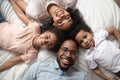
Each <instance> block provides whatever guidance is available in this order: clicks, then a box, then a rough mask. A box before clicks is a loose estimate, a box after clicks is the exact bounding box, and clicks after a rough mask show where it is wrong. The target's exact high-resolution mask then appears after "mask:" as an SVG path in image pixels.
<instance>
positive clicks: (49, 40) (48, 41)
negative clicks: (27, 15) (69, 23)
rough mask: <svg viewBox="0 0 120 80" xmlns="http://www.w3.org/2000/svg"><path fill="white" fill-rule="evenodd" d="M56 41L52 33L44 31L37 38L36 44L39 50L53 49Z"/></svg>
mask: <svg viewBox="0 0 120 80" xmlns="http://www.w3.org/2000/svg"><path fill="white" fill-rule="evenodd" d="M56 41H57V37H56V35H55V34H54V33H52V32H49V31H46V32H44V33H42V34H41V35H40V36H39V37H38V40H37V44H38V45H39V46H40V47H41V48H46V49H49V48H53V47H54V45H55V44H56Z"/></svg>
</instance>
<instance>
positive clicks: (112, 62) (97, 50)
mask: <svg viewBox="0 0 120 80" xmlns="http://www.w3.org/2000/svg"><path fill="white" fill-rule="evenodd" d="M81 24H82V25H81ZM71 35H72V36H74V38H75V40H76V41H77V42H78V44H79V45H80V47H82V48H85V49H88V50H87V51H86V57H87V63H88V66H89V67H90V68H91V69H92V70H93V71H94V72H95V73H96V74H97V75H99V76H100V77H102V78H104V79H105V80H116V78H115V77H108V76H106V75H105V74H104V73H103V72H102V71H101V70H100V69H99V68H98V65H101V66H103V67H104V68H106V69H108V70H109V71H111V72H113V73H115V74H116V75H117V76H118V77H120V49H119V48H117V47H116V46H115V45H114V44H112V42H110V41H109V40H107V37H108V36H109V35H114V36H115V37H116V38H117V40H118V42H119V43H120V33H119V31H118V30H116V28H115V27H109V28H107V29H106V30H100V31H99V32H97V33H93V32H92V30H91V29H90V27H88V25H86V24H85V23H84V22H83V23H80V24H79V25H78V26H77V27H76V28H74V30H73V31H72V32H71Z"/></svg>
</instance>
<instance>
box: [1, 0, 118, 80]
mask: <svg viewBox="0 0 120 80" xmlns="http://www.w3.org/2000/svg"><path fill="white" fill-rule="evenodd" d="M25 1H26V2H28V1H29V0H25ZM0 2H1V0H0ZM76 7H77V8H78V9H79V10H80V12H81V13H82V14H83V17H84V20H85V21H86V22H87V24H88V25H89V26H90V27H91V28H92V30H93V31H95V32H96V31H98V30H99V29H104V28H106V27H109V26H111V25H115V26H116V28H117V29H119V30H120V8H118V6H117V5H116V3H115V2H114V1H113V0H78V2H77V5H76ZM0 10H1V12H2V13H3V14H4V16H5V18H6V19H7V20H13V21H15V23H17V24H19V25H24V24H23V23H22V21H21V20H20V19H19V18H18V17H17V16H16V14H15V12H14V11H13V9H12V7H11V5H10V4H9V2H8V0H2V3H0ZM113 39H114V38H113ZM113 42H115V44H117V43H116V41H113ZM39 53H40V54H39V55H38V60H48V59H53V58H54V54H53V53H51V52H50V53H49V52H48V51H46V50H41V51H40V52H39ZM12 56H14V55H13V54H11V53H10V52H7V51H4V50H0V63H2V62H3V61H5V60H7V59H8V58H10V57H12ZM85 62H86V61H85V55H84V51H82V50H80V54H79V56H78V59H77V62H76V64H75V67H76V68H78V69H79V70H80V71H84V72H85V73H86V78H88V80H103V79H101V78H100V77H98V76H96V75H95V74H94V73H93V72H92V71H91V70H90V69H89V68H88V66H87V65H86V63H85ZM28 66H29V65H26V64H23V63H21V64H19V65H15V66H14V67H12V68H11V69H9V70H6V71H4V72H2V73H0V80H8V79H9V80H21V77H22V76H23V75H24V72H25V70H26V69H27V68H28ZM100 68H102V67H100ZM102 70H103V72H105V73H106V75H108V76H113V74H111V73H110V72H109V71H107V70H105V69H104V68H102Z"/></svg>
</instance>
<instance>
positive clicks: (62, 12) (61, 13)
mask: <svg viewBox="0 0 120 80" xmlns="http://www.w3.org/2000/svg"><path fill="white" fill-rule="evenodd" d="M63 14H64V11H63V10H61V9H58V10H56V16H61V15H63Z"/></svg>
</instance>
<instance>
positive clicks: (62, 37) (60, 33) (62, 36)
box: [47, 27, 66, 52]
mask: <svg viewBox="0 0 120 80" xmlns="http://www.w3.org/2000/svg"><path fill="white" fill-rule="evenodd" d="M47 31H49V32H51V33H54V34H55V36H56V38H57V41H56V44H55V45H54V47H53V48H51V49H49V50H51V51H54V52H56V51H58V49H59V48H60V46H61V44H62V42H63V41H64V40H65V39H66V36H65V34H64V32H63V31H61V30H59V29H57V28H55V27H54V28H50V29H48V30H47Z"/></svg>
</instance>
